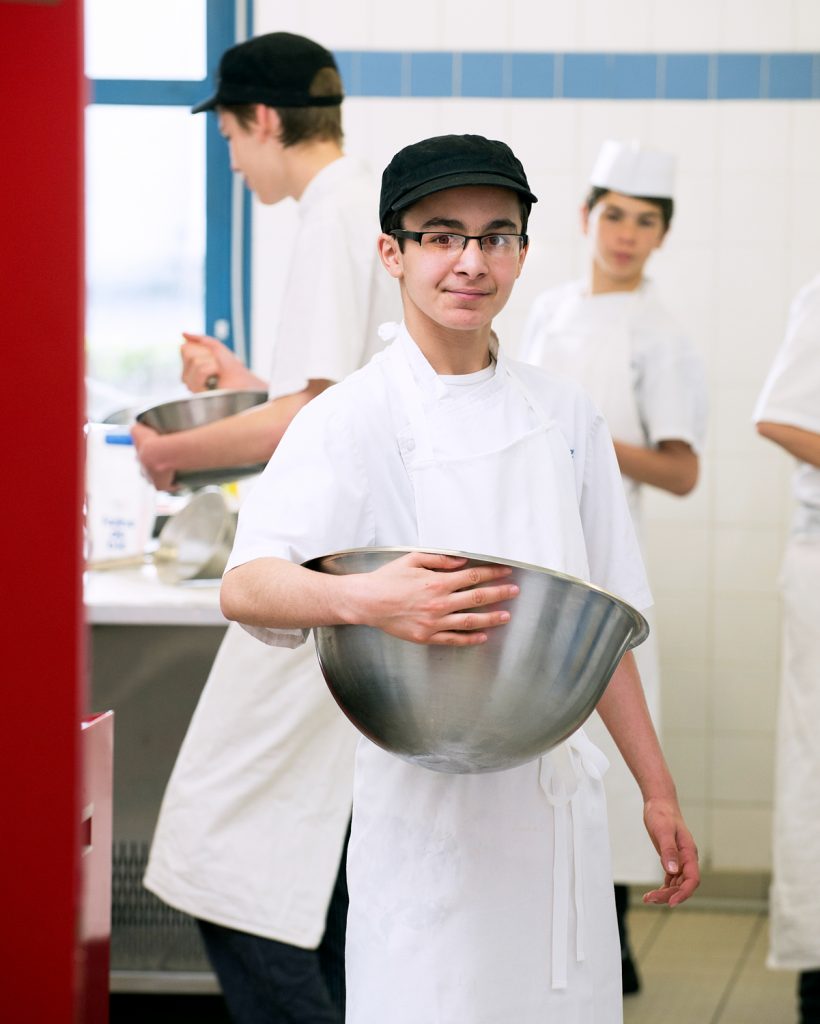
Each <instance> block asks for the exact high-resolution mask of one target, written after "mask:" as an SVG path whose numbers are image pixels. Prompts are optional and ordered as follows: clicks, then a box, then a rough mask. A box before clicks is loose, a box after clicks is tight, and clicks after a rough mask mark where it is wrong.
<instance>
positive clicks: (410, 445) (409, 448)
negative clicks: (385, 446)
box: [404, 437, 416, 452]
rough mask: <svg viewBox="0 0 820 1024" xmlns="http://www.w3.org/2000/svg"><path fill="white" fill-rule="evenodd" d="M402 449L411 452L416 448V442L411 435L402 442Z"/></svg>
mask: <svg viewBox="0 0 820 1024" xmlns="http://www.w3.org/2000/svg"><path fill="white" fill-rule="evenodd" d="M404 450H405V451H406V452H413V451H415V450H416V442H415V441H414V440H413V438H412V437H411V438H408V440H407V441H405V442H404Z"/></svg>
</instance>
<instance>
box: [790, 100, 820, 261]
mask: <svg viewBox="0 0 820 1024" xmlns="http://www.w3.org/2000/svg"><path fill="white" fill-rule="evenodd" d="M817 132H818V136H820V111H818V115H817ZM819 178H820V176H819V175H818V172H817V171H813V172H809V173H805V172H803V171H802V169H801V171H799V172H795V173H794V174H792V177H791V182H790V187H789V190H788V200H787V201H788V204H789V215H788V238H789V241H790V243H791V244H793V245H798V246H799V245H809V244H811V242H812V240H814V243H815V245H816V244H817V240H818V238H820V189H818V187H817V182H818V180H819ZM818 263H820V254H818Z"/></svg>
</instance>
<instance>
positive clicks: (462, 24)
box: [441, 0, 512, 50]
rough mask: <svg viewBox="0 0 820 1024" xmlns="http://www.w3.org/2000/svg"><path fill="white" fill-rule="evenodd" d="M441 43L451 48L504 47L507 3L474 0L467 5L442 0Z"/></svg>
mask: <svg viewBox="0 0 820 1024" xmlns="http://www.w3.org/2000/svg"><path fill="white" fill-rule="evenodd" d="M441 8H442V45H443V46H444V47H445V48H447V49H453V50H508V49H510V40H511V33H512V11H511V5H509V4H499V3H497V2H496V0H474V2H471V3H470V5H469V6H467V5H465V4H462V3H452V2H445V3H442V4H441Z"/></svg>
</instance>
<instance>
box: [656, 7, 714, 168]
mask: <svg viewBox="0 0 820 1024" xmlns="http://www.w3.org/2000/svg"><path fill="white" fill-rule="evenodd" d="M672 6H675V7H678V6H680V10H682V11H684V12H685V11H686V8H685V7H683V6H682V5H671V4H670V7H672ZM719 132H720V104H718V103H703V102H694V101H689V100H665V101H663V102H656V103H651V104H649V111H648V116H647V129H646V144H647V145H651V146H656V147H657V148H658V149H665V150H667V151H668V152H670V153H674V154H675V156H676V158H677V171H678V178H677V182H678V184H679V183H680V182H682V181H684V180H685V179H686V178H687V177H688V176H689V175H692V174H697V173H701V174H704V175H709V176H712V177H714V175H715V174H716V173H717V169H718V153H719V146H718V142H719Z"/></svg>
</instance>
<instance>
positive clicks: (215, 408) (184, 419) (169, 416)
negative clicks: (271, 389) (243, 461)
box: [136, 388, 268, 488]
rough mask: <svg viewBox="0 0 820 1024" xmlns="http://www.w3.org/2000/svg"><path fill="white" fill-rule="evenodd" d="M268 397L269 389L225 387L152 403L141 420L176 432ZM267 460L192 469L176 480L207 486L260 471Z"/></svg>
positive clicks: (228, 414) (170, 431)
mask: <svg viewBox="0 0 820 1024" xmlns="http://www.w3.org/2000/svg"><path fill="white" fill-rule="evenodd" d="M267 400H268V395H267V392H266V391H256V390H251V389H236V390H231V389H227V388H225V389H222V390H217V391H201V392H198V393H197V394H195V395H188V396H186V397H185V398H175V399H173V400H172V401H170V402H161V403H160V404H159V405H152V406H151V407H150V408H148V409H143V410H142V411H141V412H139V413H137V416H136V420H137V422H138V423H144V424H145V425H146V426H147V427H151V428H153V429H154V430H156V431H157V432H158V433H160V434H173V433H176V431H178V430H190V429H191V428H192V427H202V426H204V425H205V424H206V423H213V422H214V421H215V420H221V419H224V418H225V417H226V416H234V415H235V414H236V413H238V412H244V411H245V410H246V409H251V408H252V407H253V406H255V405H261V404H262V403H263V402H266V401H267ZM264 468H265V463H264V462H258V463H253V464H252V465H245V466H220V467H215V468H213V469H192V470H186V471H183V472H180V473H177V474H176V476H175V477H174V483H176V484H183V485H185V486H186V487H191V488H194V487H205V486H207V485H208V484H221V483H228V482H229V481H231V480H239V479H241V478H242V477H246V476H252V475H254V474H255V473H261V472H262V470H263V469H264Z"/></svg>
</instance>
